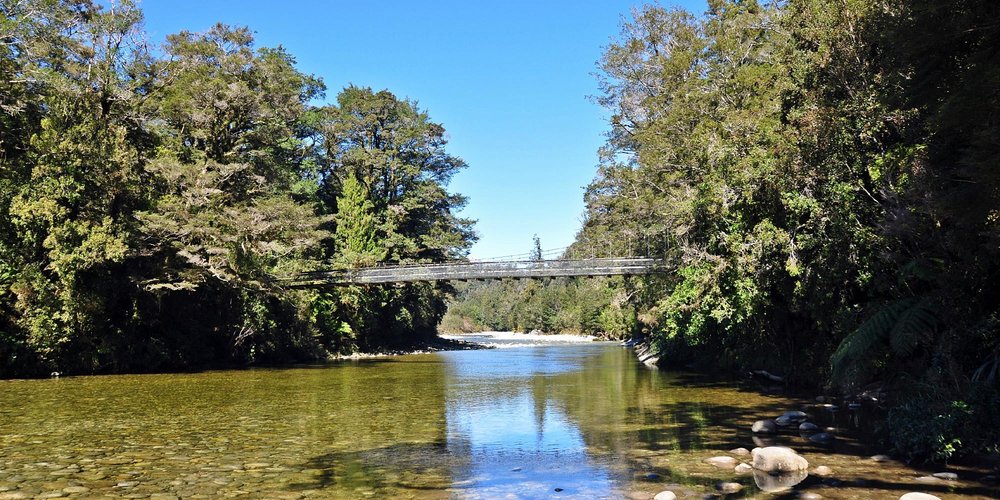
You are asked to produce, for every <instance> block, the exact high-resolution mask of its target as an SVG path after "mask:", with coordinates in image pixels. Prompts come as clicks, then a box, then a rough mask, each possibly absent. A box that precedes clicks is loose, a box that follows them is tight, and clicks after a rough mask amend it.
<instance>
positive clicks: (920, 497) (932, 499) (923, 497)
mask: <svg viewBox="0 0 1000 500" xmlns="http://www.w3.org/2000/svg"><path fill="white" fill-rule="evenodd" d="M899 500H941V499H940V498H939V497H936V496H934V495H930V494H927V493H919V492H910V493H907V494H905V495H903V496H901V497H899Z"/></svg>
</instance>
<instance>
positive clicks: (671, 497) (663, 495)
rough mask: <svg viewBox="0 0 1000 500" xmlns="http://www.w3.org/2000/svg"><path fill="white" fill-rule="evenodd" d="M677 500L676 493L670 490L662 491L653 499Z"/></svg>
mask: <svg viewBox="0 0 1000 500" xmlns="http://www.w3.org/2000/svg"><path fill="white" fill-rule="evenodd" d="M676 499H677V495H675V494H674V492H672V491H670V490H664V491H661V492H659V493H657V494H656V496H655V497H653V500H676Z"/></svg>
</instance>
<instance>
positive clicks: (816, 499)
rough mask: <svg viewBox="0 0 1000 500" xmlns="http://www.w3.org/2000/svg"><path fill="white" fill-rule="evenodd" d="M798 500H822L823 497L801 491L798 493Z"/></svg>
mask: <svg viewBox="0 0 1000 500" xmlns="http://www.w3.org/2000/svg"><path fill="white" fill-rule="evenodd" d="M799 500H823V495H820V494H819V493H813V492H811V491H803V492H802V493H799Z"/></svg>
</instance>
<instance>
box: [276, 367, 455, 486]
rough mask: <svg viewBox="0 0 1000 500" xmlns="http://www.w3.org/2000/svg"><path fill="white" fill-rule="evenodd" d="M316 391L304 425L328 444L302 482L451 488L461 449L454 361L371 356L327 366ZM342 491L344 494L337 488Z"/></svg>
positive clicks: (318, 440)
mask: <svg viewBox="0 0 1000 500" xmlns="http://www.w3.org/2000/svg"><path fill="white" fill-rule="evenodd" d="M323 374H324V376H323V377H322V378H321V379H317V381H316V383H315V385H313V386H312V388H311V391H310V394H309V405H310V407H311V408H310V412H311V414H312V415H314V416H315V418H311V419H308V420H303V421H302V422H301V423H300V425H301V428H300V433H301V435H302V436H304V437H306V438H307V439H309V440H310V441H313V442H314V443H316V446H317V447H318V449H319V450H326V451H327V452H326V453H322V454H319V455H316V456H313V457H311V458H308V460H307V461H306V462H305V463H303V464H301V467H302V468H304V469H313V470H314V471H315V473H314V474H312V475H309V476H308V477H300V478H299V480H298V481H295V482H293V483H292V484H291V485H290V486H291V487H292V488H294V489H296V490H306V489H317V488H321V489H329V490H330V491H333V492H343V493H340V494H342V495H346V496H348V497H350V496H358V494H359V492H361V491H365V490H371V491H374V492H375V493H376V494H389V493H395V492H399V491H406V490H412V491H427V490H442V491H443V490H444V489H446V488H449V487H450V486H451V483H452V474H451V471H452V469H453V468H455V466H456V463H459V464H460V462H461V457H456V456H454V454H453V453H451V452H449V449H448V444H447V435H446V432H447V416H446V413H445V412H446V408H445V388H446V386H447V376H448V375H447V369H446V367H445V364H444V363H443V362H442V361H441V360H440V359H438V358H437V357H434V356H423V357H410V358H407V359H406V360H405V361H399V360H378V361H365V362H361V363H357V364H352V365H348V366H344V367H343V368H339V369H334V370H325V371H324V372H323ZM338 496H339V495H338Z"/></svg>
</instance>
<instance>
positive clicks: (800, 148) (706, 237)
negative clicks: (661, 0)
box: [449, 0, 1000, 459]
mask: <svg viewBox="0 0 1000 500" xmlns="http://www.w3.org/2000/svg"><path fill="white" fill-rule="evenodd" d="M708 4H709V8H708V11H707V12H706V13H705V15H703V16H695V15H692V14H690V13H687V12H685V11H683V10H678V9H669V8H664V7H660V6H646V7H643V8H641V9H638V10H636V11H635V12H634V15H633V18H632V19H631V20H630V21H628V22H627V23H625V24H624V26H623V28H622V31H621V34H620V36H619V37H618V38H617V39H615V40H614V41H613V42H612V43H611V44H610V45H609V46H608V47H607V49H606V51H605V54H604V57H603V59H602V60H601V61H600V67H601V72H600V77H599V78H600V83H601V88H602V92H601V94H600V95H599V96H597V100H598V101H599V102H600V103H601V104H602V105H604V106H605V107H606V108H607V109H608V111H609V112H610V115H611V119H610V130H609V131H608V141H607V144H606V145H605V146H604V148H603V149H602V150H601V156H602V162H601V164H600V167H599V170H598V173H597V176H596V178H595V179H594V181H593V182H592V183H591V184H590V186H589V187H588V189H587V191H586V196H585V199H586V204H587V211H586V220H585V223H584V226H583V228H582V230H581V231H580V233H579V235H578V237H577V240H576V243H575V244H574V245H573V246H572V247H571V248H570V249H569V251H568V253H567V255H568V256H569V257H574V256H581V257H582V256H588V255H591V254H595V253H596V254H597V255H609V254H611V255H637V254H644V253H647V251H650V252H651V253H652V254H653V255H655V256H657V257H662V258H664V259H666V260H667V262H668V263H669V265H670V268H671V269H672V272H671V273H670V274H668V275H665V276H662V277H650V278H643V279H634V280H629V281H621V280H607V281H601V282H597V283H596V284H583V283H562V282H558V283H556V284H554V285H552V286H551V287H537V286H535V285H514V286H510V285H491V286H490V287H485V288H483V289H477V290H472V291H470V292H469V293H468V294H467V295H466V296H465V299H464V300H463V301H461V302H459V303H457V304H456V305H455V306H454V307H453V311H455V313H456V314H459V315H462V316H464V317H466V318H468V319H470V322H471V323H473V324H472V325H470V326H477V325H475V323H481V326H487V327H490V328H493V327H499V326H503V327H509V328H513V329H530V328H542V329H552V330H560V329H564V328H567V327H569V328H571V329H575V328H581V329H584V330H587V329H590V328H596V329H598V330H602V329H605V328H607V329H608V330H609V333H613V334H614V335H616V336H620V335H622V332H621V331H619V330H617V329H618V328H621V327H623V326H624V327H627V328H629V329H630V330H631V331H630V332H629V334H636V335H646V336H648V338H649V339H650V341H651V342H652V343H653V344H654V346H655V347H656V348H657V349H659V350H660V351H662V352H663V353H664V355H663V357H662V358H661V359H662V362H663V363H665V364H666V365H668V366H671V365H676V364H681V363H687V362H688V361H689V360H692V359H693V360H699V359H700V360H703V361H706V362H710V363H711V366H713V367H716V368H719V367H723V368H730V369H733V370H746V369H767V370H769V371H771V372H774V373H780V374H783V375H785V376H786V378H787V380H789V381H791V382H792V383H796V384H805V385H813V386H817V387H818V386H821V385H828V386H829V387H831V388H832V389H834V390H839V391H843V392H844V393H846V394H856V393H858V392H861V390H862V389H866V388H867V389H869V390H873V389H877V388H882V389H884V390H885V391H886V392H887V396H888V398H889V400H888V401H889V407H890V412H889V418H888V420H887V424H886V435H887V436H889V438H890V442H891V443H892V444H893V446H894V447H895V449H896V451H897V452H898V453H900V454H902V455H904V456H924V457H928V456H929V457H932V458H941V459H945V458H948V457H949V456H952V455H953V454H954V453H956V452H979V451H990V452H994V453H995V452H997V451H998V441H1000V432H998V430H997V429H1000V420H998V417H997V415H998V414H997V411H996V410H997V408H1000V390H998V385H1000V22H998V20H1000V2H996V1H994V0H962V1H943V0H844V1H834V2H831V1H828V0H789V1H774V2H760V1H753V0H751V1H735V0H710V1H709V2H708ZM503 287H507V288H503ZM528 287H533V288H531V289H530V291H529V288H528ZM602 287H605V288H606V289H603V288H602ZM584 288H586V289H587V290H588V291H587V293H584V294H581V293H578V292H580V291H581V290H582V289H584ZM500 290H502V292H501V293H495V292H497V291H500ZM549 295H558V296H561V297H565V299H566V301H567V302H560V303H559V304H558V305H546V306H541V307H543V310H541V311H533V310H531V308H532V307H535V308H538V307H539V306H532V305H531V302H532V301H534V300H536V297H546V296H549ZM609 298H614V299H613V300H609ZM623 299H624V300H623ZM497 304H499V305H497ZM592 307H596V309H595V310H589V308H592ZM629 308H634V310H635V311H636V314H635V315H634V316H629V315H628V314H623V318H631V317H634V318H635V321H634V322H633V323H629V322H628V320H627V319H626V321H625V322H624V323H617V322H615V323H614V324H613V326H604V325H601V322H600V321H594V318H595V317H597V318H600V317H601V316H602V315H603V314H605V312H607V311H614V310H622V311H627V310H628V309H629ZM508 311H510V312H509V313H508ZM563 311H569V314H567V315H565V316H567V317H568V318H570V319H569V320H568V321H563V319H562V318H563V317H564V315H563V314H562V313H563ZM449 321H450V322H451V324H452V325H458V324H460V323H461V322H460V321H458V320H457V319H450V320H449ZM598 325H600V326H598ZM871 384H875V385H871ZM880 399H881V400H882V401H885V399H884V398H880Z"/></svg>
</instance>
